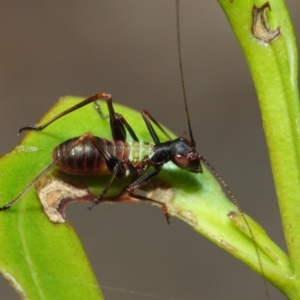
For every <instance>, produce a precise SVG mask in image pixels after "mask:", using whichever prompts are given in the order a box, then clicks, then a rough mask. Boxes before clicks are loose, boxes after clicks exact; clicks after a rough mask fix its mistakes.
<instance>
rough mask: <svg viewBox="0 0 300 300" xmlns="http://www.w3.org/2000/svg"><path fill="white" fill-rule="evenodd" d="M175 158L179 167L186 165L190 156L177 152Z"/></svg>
mask: <svg viewBox="0 0 300 300" xmlns="http://www.w3.org/2000/svg"><path fill="white" fill-rule="evenodd" d="M174 160H175V163H176V164H177V165H178V166H179V167H182V168H183V167H185V166H186V165H187V164H188V162H189V161H188V158H187V157H186V156H182V155H180V154H177V155H175V156H174Z"/></svg>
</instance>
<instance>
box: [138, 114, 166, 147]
mask: <svg viewBox="0 0 300 300" xmlns="http://www.w3.org/2000/svg"><path fill="white" fill-rule="evenodd" d="M141 114H142V117H143V119H144V121H145V123H146V125H147V128H148V130H149V132H150V135H151V137H152V138H153V140H154V143H155V144H159V143H160V141H159V138H158V136H157V134H156V132H155V130H154V128H153V126H152V124H151V122H153V123H154V124H155V125H156V126H157V127H158V128H159V130H160V131H161V132H162V133H163V134H164V135H165V136H166V137H167V138H168V139H169V140H172V138H171V137H170V135H169V134H168V133H167V132H166V131H165V130H164V129H163V128H162V126H161V125H160V124H159V123H158V122H157V121H156V120H155V119H154V118H153V117H152V116H151V115H150V114H149V113H148V112H147V111H146V110H142V111H141ZM150 121H151V122H150Z"/></svg>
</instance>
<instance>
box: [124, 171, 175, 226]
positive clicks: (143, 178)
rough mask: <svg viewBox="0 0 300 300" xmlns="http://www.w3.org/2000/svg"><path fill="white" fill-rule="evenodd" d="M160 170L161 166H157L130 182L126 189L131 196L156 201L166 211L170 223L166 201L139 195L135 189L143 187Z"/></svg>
mask: <svg viewBox="0 0 300 300" xmlns="http://www.w3.org/2000/svg"><path fill="white" fill-rule="evenodd" d="M160 170H161V169H160V168H156V169H154V170H153V171H152V172H149V173H147V174H145V175H143V176H141V177H140V178H138V179H137V180H136V181H134V182H133V183H132V184H130V186H128V187H127V188H126V190H127V192H128V195H129V196H130V197H133V198H136V199H139V200H142V201H148V202H149V201H150V202H154V203H157V204H159V205H160V206H161V208H162V210H163V213H164V215H165V217H166V220H167V223H168V224H170V215H169V214H168V210H167V206H166V204H165V203H162V202H159V201H156V200H153V199H150V198H147V197H145V196H143V195H139V194H136V193H134V191H135V190H136V189H138V188H140V187H142V186H143V185H145V184H147V183H148V182H149V181H150V180H151V179H152V178H153V177H154V176H156V175H158V174H159V172H160Z"/></svg>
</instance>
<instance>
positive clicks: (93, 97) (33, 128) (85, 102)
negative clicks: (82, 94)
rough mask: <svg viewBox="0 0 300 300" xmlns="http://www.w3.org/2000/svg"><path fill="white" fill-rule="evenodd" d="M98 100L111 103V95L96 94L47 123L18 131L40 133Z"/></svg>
mask: <svg viewBox="0 0 300 300" xmlns="http://www.w3.org/2000/svg"><path fill="white" fill-rule="evenodd" d="M99 99H104V100H107V101H110V102H111V101H112V98H111V94H107V93H100V94H96V95H93V96H91V97H89V98H87V99H85V100H83V101H81V102H80V103H78V104H76V105H74V106H72V107H70V108H68V109H66V110H65V111H63V112H61V113H59V114H58V115H56V116H55V117H53V118H52V119H50V120H49V121H48V122H46V123H44V124H42V125H40V126H38V125H28V126H25V127H23V128H21V129H20V130H19V133H21V132H22V131H24V130H36V131H41V130H43V129H44V128H46V127H47V126H48V125H50V124H51V123H53V122H54V121H56V120H58V119H59V118H61V117H63V116H65V115H67V114H69V113H71V112H73V111H75V110H77V109H79V108H81V107H83V106H85V105H87V104H89V103H91V102H94V101H97V100H99Z"/></svg>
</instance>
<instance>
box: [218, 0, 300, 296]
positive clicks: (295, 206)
mask: <svg viewBox="0 0 300 300" xmlns="http://www.w3.org/2000/svg"><path fill="white" fill-rule="evenodd" d="M218 2H219V3H220V5H221V7H222V8H223V10H224V12H225V14H226V16H227V18H228V21H229V23H230V25H231V27H232V29H233V31H234V33H235V35H236V38H237V40H238V42H239V44H240V46H241V48H242V50H243V52H244V55H245V57H246V60H247V63H248V66H249V69H250V72H251V76H252V79H253V82H254V84H255V88H256V92H257V96H258V100H259V105H260V109H261V114H262V121H263V127H264V130H265V135H266V140H267V145H268V150H269V155H270V160H271V166H272V172H273V176H274V181H275V186H276V192H277V197H278V202H279V208H280V212H281V216H282V223H283V230H284V234H285V238H286V242H287V247H288V251H289V255H290V265H291V266H290V268H291V270H292V272H291V274H290V279H289V280H288V281H286V283H285V284H283V283H282V281H281V280H279V279H276V278H273V279H272V278H271V280H270V281H271V282H272V283H273V284H274V285H275V286H276V287H277V288H278V289H280V290H281V291H283V292H284V294H285V295H286V296H288V297H289V299H299V294H300V285H299V282H300V281H299V274H300V253H299V249H300V222H299V207H300V197H299V195H300V139H299V119H300V102H299V88H298V55H297V48H296V38H295V34H294V30H293V26H292V23H291V19H290V16H289V13H288V10H287V8H286V4H285V1H283V0H270V1H269V2H266V1H261V0H256V1H253V0H251V1H250V0H245V1H227V0H219V1H218ZM257 9H262V11H261V12H262V14H261V16H260V18H259V19H257V20H258V21H259V20H262V22H258V23H257V22H253V19H255V14H254V12H257ZM253 26H254V27H256V29H257V26H258V27H260V32H261V33H262V35H258V36H257V35H256V34H255V32H256V30H253ZM278 30H279V34H278V35H274V36H273V37H271V38H270V39H269V40H268V39H267V40H266V39H264V36H272V32H275V31H278Z"/></svg>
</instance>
